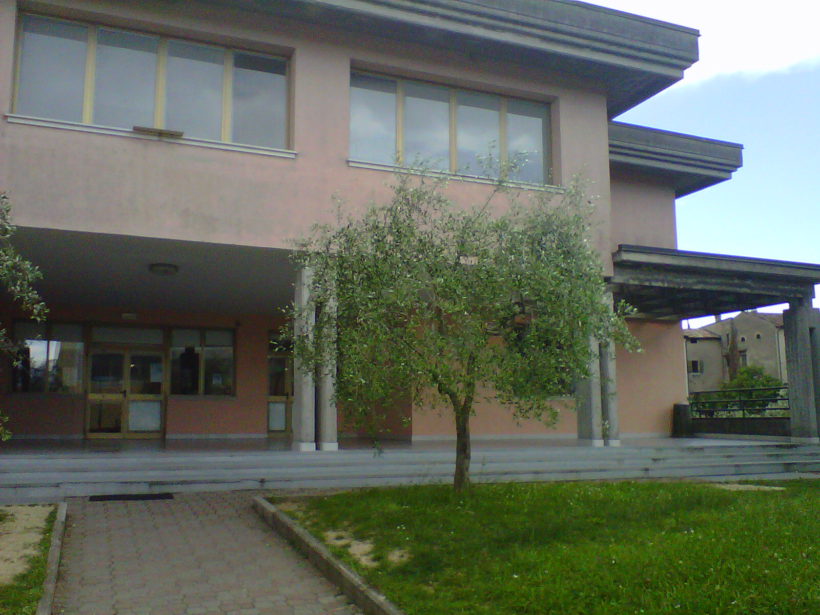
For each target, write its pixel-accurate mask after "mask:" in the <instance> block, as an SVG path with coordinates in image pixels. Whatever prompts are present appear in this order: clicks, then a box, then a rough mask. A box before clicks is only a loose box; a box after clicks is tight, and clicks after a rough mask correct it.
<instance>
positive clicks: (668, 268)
mask: <svg viewBox="0 0 820 615" xmlns="http://www.w3.org/2000/svg"><path fill="white" fill-rule="evenodd" d="M612 262H613V268H614V272H613V275H612V276H611V277H610V278H608V280H607V281H608V283H609V286H610V288H611V289H612V292H613V295H614V296H615V299H616V300H623V301H626V302H627V303H629V304H630V305H632V306H633V307H634V308H635V309H636V310H637V314H636V317H637V318H643V319H647V320H672V321H677V320H682V319H684V318H695V317H698V316H711V315H713V314H723V313H726V312H734V311H739V310H747V309H753V308H757V307H762V306H766V305H774V304H777V303H788V302H791V301H797V300H807V299H808V300H811V298H812V297H813V296H814V285H815V284H818V283H820V265H812V264H807V263H793V262H789V261H775V260H767V259H762V258H747V257H742V256H727V255H723V254H709V253H705V252H686V251H683V250H672V249H668V248H650V247H646V246H632V245H621V246H619V247H618V250H617V252H615V253H613V255H612Z"/></svg>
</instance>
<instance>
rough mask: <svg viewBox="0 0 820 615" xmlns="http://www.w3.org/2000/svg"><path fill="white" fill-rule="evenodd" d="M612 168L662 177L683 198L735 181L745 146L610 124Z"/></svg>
mask: <svg viewBox="0 0 820 615" xmlns="http://www.w3.org/2000/svg"><path fill="white" fill-rule="evenodd" d="M609 164H610V166H611V168H612V169H614V170H615V169H626V170H637V171H640V172H642V173H647V174H649V175H654V176H657V177H661V178H663V179H664V180H665V181H666V182H668V183H669V185H671V186H672V187H673V188H674V189H675V196H676V197H677V198H680V197H682V196H686V195H687V194H691V193H692V192H697V191H698V190H702V189H704V188H708V187H709V186H714V185H715V184H718V183H720V182H722V181H726V180H727V179H729V178H731V177H732V173H734V172H735V171H737V170H738V169H739V168H740V167H741V165H742V164H743V146H742V145H740V144H738V143H729V142H726V141H717V140H715V139H706V138H703V137H696V136H693V135H686V134H681V133H677V132H670V131H668V130H658V129H657V128H647V127H646V126H636V125H633V124H625V123H623V122H610V123H609Z"/></svg>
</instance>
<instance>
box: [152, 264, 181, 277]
mask: <svg viewBox="0 0 820 615" xmlns="http://www.w3.org/2000/svg"><path fill="white" fill-rule="evenodd" d="M148 271H150V272H151V273H153V274H154V275H161V276H169V275H176V274H177V272H178V271H179V266H178V265H174V264H173V263H151V264H150V265H148Z"/></svg>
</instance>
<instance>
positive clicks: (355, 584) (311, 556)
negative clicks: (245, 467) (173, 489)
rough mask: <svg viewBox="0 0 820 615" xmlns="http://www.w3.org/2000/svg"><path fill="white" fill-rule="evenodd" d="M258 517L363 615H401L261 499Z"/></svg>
mask: <svg viewBox="0 0 820 615" xmlns="http://www.w3.org/2000/svg"><path fill="white" fill-rule="evenodd" d="M253 507H254V509H255V510H256V512H257V513H259V516H260V517H262V519H263V520H264V521H265V522H266V523H267V524H268V525H270V526H271V527H272V528H273V529H274V530H276V531H277V532H278V533H279V534H280V535H281V536H282V537H283V538H284V539H285V540H287V541H288V542H289V543H291V544H292V545H293V546H294V547H296V548H297V549H298V550H299V551H301V552H302V553H303V554H304V555H305V557H307V558H308V560H309V561H310V562H311V563H312V564H313V565H314V566H316V568H318V569H319V571H320V572H321V573H322V574H323V575H325V577H327V579H328V580H329V581H330V582H331V583H333V584H334V585H336V586H337V587H339V588H340V589H341V590H342V591H343V592H344V594H345V595H346V596H347V597H348V598H349V599H350V601H351V602H353V603H354V604H355V605H356V606H358V607H359V608H360V609H361V610H362V611H363V612H364V613H365V614H366V615H404V614H403V613H402V611H400V610H399V609H398V608H396V606H395V605H393V604H392V603H391V602H390V601H389V600H388V599H387V598H385V597H384V596H383V595H381V594H380V593H378V592H376V591H375V590H374V589H373V588H371V587H370V586H369V585H368V584H367V583H366V582H365V580H364V579H362V578H361V577H360V576H359V575H358V574H356V573H355V572H353V571H352V570H351V569H350V568H348V567H347V566H345V565H344V564H343V563H342V562H340V561H339V560H338V559H336V558H335V557H334V556H333V555H332V554H331V553H330V551H328V549H327V547H325V546H324V545H323V544H322V543H320V542H319V541H318V540H316V539H315V538H314V537H313V536H311V535H310V533H309V532H308V531H307V530H305V528H303V527H302V526H301V525H299V524H298V523H296V522H295V521H294V520H293V519H291V518H290V517H288V516H287V515H286V514H284V513H283V512H282V511H280V510H279V509H278V508H276V506H274V505H273V504H271V503H270V502H268V501H267V500H265V499H264V498H262V497H255V498H254V499H253ZM38 615H40V614H39V613H38Z"/></svg>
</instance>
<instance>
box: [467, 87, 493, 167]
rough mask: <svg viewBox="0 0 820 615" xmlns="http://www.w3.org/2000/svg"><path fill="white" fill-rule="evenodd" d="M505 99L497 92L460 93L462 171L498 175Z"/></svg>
mask: <svg viewBox="0 0 820 615" xmlns="http://www.w3.org/2000/svg"><path fill="white" fill-rule="evenodd" d="M500 105H501V101H500V99H499V98H498V97H497V96H491V95H489V94H478V93H475V92H459V93H458V116H457V125H458V133H457V135H458V136H457V143H458V172H459V173H465V174H467V175H481V176H497V175H498V172H499V165H498V160H499V145H500V144H499V143H498V135H499V131H500V119H499V118H500V113H499V108H500Z"/></svg>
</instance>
